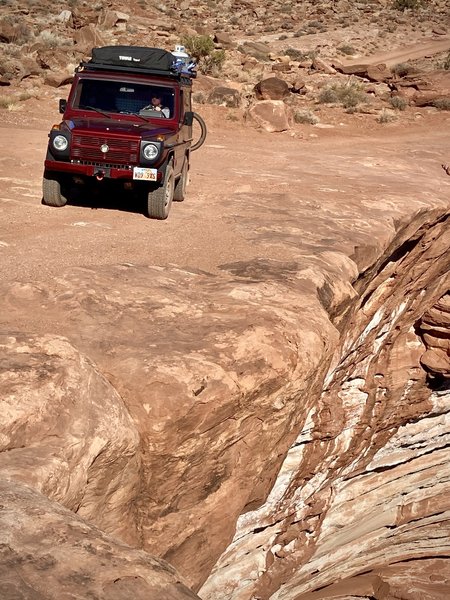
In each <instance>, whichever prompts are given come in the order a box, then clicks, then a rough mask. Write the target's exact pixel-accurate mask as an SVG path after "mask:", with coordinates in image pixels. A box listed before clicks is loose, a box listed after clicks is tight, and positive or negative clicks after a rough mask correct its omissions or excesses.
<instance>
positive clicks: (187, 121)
mask: <svg viewBox="0 0 450 600" xmlns="http://www.w3.org/2000/svg"><path fill="white" fill-rule="evenodd" d="M193 121H194V113H193V112H192V111H190V110H188V111H186V112H185V113H184V119H183V125H188V126H189V127H192V123H193Z"/></svg>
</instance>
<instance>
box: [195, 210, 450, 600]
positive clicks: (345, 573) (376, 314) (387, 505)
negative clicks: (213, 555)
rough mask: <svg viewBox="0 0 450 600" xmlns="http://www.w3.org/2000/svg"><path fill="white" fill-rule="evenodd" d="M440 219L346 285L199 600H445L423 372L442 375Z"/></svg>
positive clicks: (432, 391) (449, 572)
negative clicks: (296, 418) (290, 416)
mask: <svg viewBox="0 0 450 600" xmlns="http://www.w3.org/2000/svg"><path fill="white" fill-rule="evenodd" d="M448 219H449V217H448V216H446V217H445V218H440V217H439V218H437V219H436V220H435V221H434V223H432V224H427V225H425V224H424V223H422V222H421V219H419V220H418V222H416V223H415V224H411V225H410V226H409V227H407V228H405V229H404V231H402V232H401V234H400V235H399V237H398V238H397V240H396V241H395V243H394V244H392V245H391V247H390V248H388V249H387V251H386V252H385V253H384V254H383V256H381V257H380V259H379V260H378V261H377V262H376V264H375V265H374V266H373V267H371V268H370V269H368V270H367V271H366V272H365V273H364V274H363V275H362V276H361V277H360V278H359V280H358V282H357V283H356V284H355V287H356V289H357V290H358V291H359V295H360V298H359V300H358V301H357V302H356V303H355V304H354V305H353V306H352V308H351V309H350V310H349V311H347V313H346V314H344V315H341V316H339V315H337V316H336V318H335V322H336V323H337V324H338V327H339V329H340V330H341V331H342V332H343V333H344V332H345V333H344V335H343V337H342V339H341V343H340V350H339V353H336V354H335V358H334V364H333V365H332V367H331V368H330V371H329V373H328V376H327V378H326V381H325V386H324V392H323V394H322V396H321V398H320V400H319V401H318V402H317V404H315V405H314V406H313V407H311V409H310V410H309V411H308V413H307V414H305V422H304V426H303V430H302V432H301V433H300V435H299V436H298V437H297V440H296V442H295V443H294V444H293V445H292V446H291V449H290V450H289V452H288V455H287V457H286V459H285V461H284V464H283V467H282V469H281V472H280V474H279V476H278V479H277V481H276V483H275V485H274V488H273V489H272V491H271V493H270V495H269V497H268V499H267V501H266V502H265V503H264V505H263V506H262V507H260V508H259V509H257V510H255V511H249V512H247V513H246V514H243V515H242V516H241V517H240V519H239V522H238V526H237V529H236V534H235V537H234V540H233V542H232V544H230V546H229V547H228V549H227V550H226V552H225V553H224V554H223V556H222V558H221V559H220V561H219V562H218V564H217V565H216V567H215V569H214V571H213V573H212V575H211V576H210V578H209V580H208V582H207V583H206V584H205V586H204V587H203V588H202V590H201V591H200V595H201V597H202V598H205V599H211V600H212V599H213V598H216V597H218V593H219V590H220V591H221V593H224V592H226V597H227V598H230V599H231V598H233V599H239V600H244V599H248V600H249V599H250V598H261V599H265V598H274V599H275V598H276V599H280V600H281V599H282V598H283V599H288V598H296V599H298V600H313V599H319V598H336V599H337V598H341V597H346V598H347V597H352V598H353V597H375V598H380V599H382V598H386V599H387V598H406V597H407V598H411V599H419V598H423V595H422V590H428V592H427V593H429V594H430V597H433V598H436V599H438V598H441V599H442V600H444V598H446V596H447V594H448V581H449V577H450V561H448V560H444V557H446V556H448V552H449V549H450V548H449V546H448V539H449V533H450V503H449V501H448V499H447V495H446V492H445V490H446V489H447V488H448V484H449V480H450V468H449V461H448V459H449V451H448V443H449V439H450V420H449V415H450V391H449V388H448V385H447V384H445V383H444V382H443V380H442V379H440V378H439V377H438V379H437V380H436V379H433V380H430V379H429V376H428V373H429V372H430V371H432V372H433V374H434V375H438V376H442V377H443V376H445V374H447V373H448V369H449V367H450V356H449V354H448V351H446V350H445V351H444V348H448V339H449V335H450V329H449V328H448V311H447V309H448V289H449V287H450V274H449V273H450V258H449V255H448V249H449V247H450V228H449V221H448ZM430 225H431V226H430ZM425 331H430V332H432V333H431V336H430V337H429V338H427V344H428V346H425V345H424V343H423V342H422V337H421V336H422V335H423V333H424V332H425ZM427 335H429V334H428V333H427ZM434 340H437V341H434ZM430 344H434V346H431V345H430ZM437 344H439V346H437ZM437 347H438V348H439V351H440V355H439V360H438V361H434V360H430V359H427V355H428V353H429V352H432V353H433V359H434V358H435V356H436V354H435V353H436V348H437ZM430 348H432V349H431V350H430ZM433 364H434V365H437V366H434V367H433V366H432V365H433ZM423 367H425V368H423ZM387 556H389V559H387V560H386V557H387ZM363 574H364V576H363ZM405 579H407V580H408V590H409V592H408V595H407V596H405V595H403V589H404V585H405V583H404V582H405ZM336 581H340V582H341V583H339V584H336ZM317 590H320V592H319V591H317Z"/></svg>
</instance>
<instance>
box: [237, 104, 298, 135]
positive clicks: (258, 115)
mask: <svg viewBox="0 0 450 600" xmlns="http://www.w3.org/2000/svg"><path fill="white" fill-rule="evenodd" d="M247 115H248V116H249V117H250V118H251V119H252V120H253V121H254V122H255V123H257V124H258V125H259V126H260V127H262V128H263V129H265V130H266V131H269V132H270V133H274V132H277V131H286V130H287V129H289V119H288V115H287V111H286V106H285V104H284V102H282V101H281V100H262V101H261V102H257V103H256V104H254V105H253V106H251V107H250V108H249V110H248V113H247Z"/></svg>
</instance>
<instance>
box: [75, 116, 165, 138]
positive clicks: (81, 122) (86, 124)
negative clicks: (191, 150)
mask: <svg viewBox="0 0 450 600" xmlns="http://www.w3.org/2000/svg"><path fill="white" fill-rule="evenodd" d="M64 125H65V126H66V127H67V128H68V129H70V131H72V132H73V131H76V132H77V133H80V132H84V133H88V132H89V133H91V134H109V135H111V134H114V133H118V134H122V135H138V136H139V137H141V136H149V135H150V136H155V135H164V136H170V135H173V133H174V132H173V129H170V128H168V127H161V126H160V125H159V124H155V123H150V122H149V123H146V122H145V121H141V122H139V123H138V122H135V121H128V120H127V121H125V120H123V121H119V120H116V119H103V118H99V119H87V118H79V119H77V118H75V119H68V120H66V121H64Z"/></svg>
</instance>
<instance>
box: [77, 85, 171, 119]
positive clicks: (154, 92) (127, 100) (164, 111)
mask: <svg viewBox="0 0 450 600" xmlns="http://www.w3.org/2000/svg"><path fill="white" fill-rule="evenodd" d="M174 98H175V90H174V88H171V87H165V86H159V85H155V84H147V83H141V82H133V83H124V82H123V81H122V82H121V81H108V80H105V79H87V78H86V79H84V78H82V79H80V80H79V81H78V85H77V89H76V92H75V96H74V100H73V103H72V106H73V108H78V109H81V110H83V109H86V110H95V111H97V112H102V111H103V112H111V113H119V114H132V115H133V114H134V115H139V116H142V117H156V118H167V119H170V118H172V117H173V114H174Z"/></svg>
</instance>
